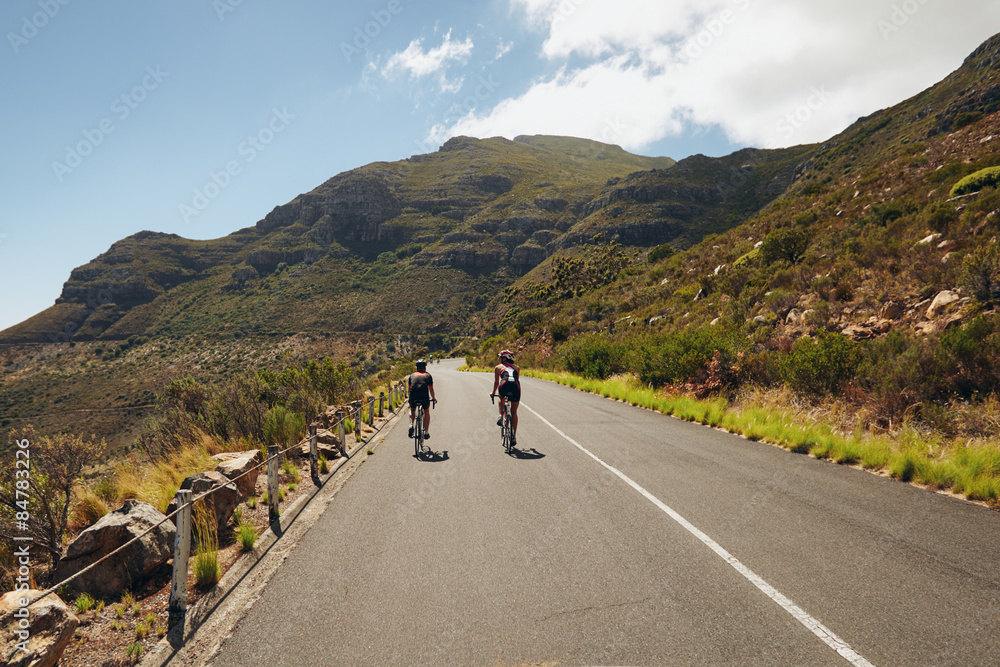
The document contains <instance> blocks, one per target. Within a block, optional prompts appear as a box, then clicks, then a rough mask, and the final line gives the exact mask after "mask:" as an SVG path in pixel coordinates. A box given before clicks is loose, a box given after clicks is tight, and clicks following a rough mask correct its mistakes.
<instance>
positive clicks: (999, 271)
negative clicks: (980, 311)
mask: <svg viewBox="0 0 1000 667" xmlns="http://www.w3.org/2000/svg"><path fill="white" fill-rule="evenodd" d="M961 283H962V286H963V287H965V288H966V289H968V290H969V291H970V292H971V293H972V296H973V297H974V298H975V299H976V301H979V302H980V303H983V304H989V303H992V302H993V301H994V300H995V299H996V298H997V297H1000V250H998V247H997V244H996V243H989V244H987V245H985V246H983V247H981V248H977V249H976V250H973V251H972V252H970V253H969V254H968V255H966V256H965V258H964V259H963V260H962V278H961Z"/></svg>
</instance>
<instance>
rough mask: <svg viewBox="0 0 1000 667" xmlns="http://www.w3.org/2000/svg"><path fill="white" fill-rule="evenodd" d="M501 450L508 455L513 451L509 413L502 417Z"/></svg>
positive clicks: (512, 435)
mask: <svg viewBox="0 0 1000 667" xmlns="http://www.w3.org/2000/svg"><path fill="white" fill-rule="evenodd" d="M503 448H504V451H505V452H507V453H508V454H510V453H511V452H512V451H514V434H513V432H512V431H511V428H510V414H509V413H508V414H505V415H504V416H503Z"/></svg>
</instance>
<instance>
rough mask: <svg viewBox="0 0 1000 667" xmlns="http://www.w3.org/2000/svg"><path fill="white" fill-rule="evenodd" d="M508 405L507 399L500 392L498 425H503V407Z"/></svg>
mask: <svg viewBox="0 0 1000 667" xmlns="http://www.w3.org/2000/svg"><path fill="white" fill-rule="evenodd" d="M505 405H507V399H506V398H504V397H503V394H500V417H499V418H498V419H497V426H503V409H504V406H505Z"/></svg>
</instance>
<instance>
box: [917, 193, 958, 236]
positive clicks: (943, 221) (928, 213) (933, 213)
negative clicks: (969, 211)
mask: <svg viewBox="0 0 1000 667" xmlns="http://www.w3.org/2000/svg"><path fill="white" fill-rule="evenodd" d="M923 218H924V223H926V225H927V226H928V227H930V228H931V229H933V230H934V231H936V232H940V233H942V234H943V233H944V232H946V231H948V228H949V227H950V226H951V225H952V224H954V223H955V222H956V221H957V220H958V211H956V210H955V207H954V206H953V205H952V204H949V203H947V202H943V201H942V202H937V203H935V204H931V205H930V206H928V207H927V208H925V209H924V213H923Z"/></svg>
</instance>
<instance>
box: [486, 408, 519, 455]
mask: <svg viewBox="0 0 1000 667" xmlns="http://www.w3.org/2000/svg"><path fill="white" fill-rule="evenodd" d="M490 399H492V402H493V403H494V404H495V403H496V394H490ZM500 400H501V402H500V408H501V410H503V413H502V414H501V415H500V419H501V420H502V426H501V427H500V444H501V446H502V447H503V450H504V451H505V452H506V453H508V454H510V453H511V452H512V451H514V438H513V433H512V429H511V424H510V403H509V402H508V401H507V400H505V399H504V398H503V397H501V399H500Z"/></svg>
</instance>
